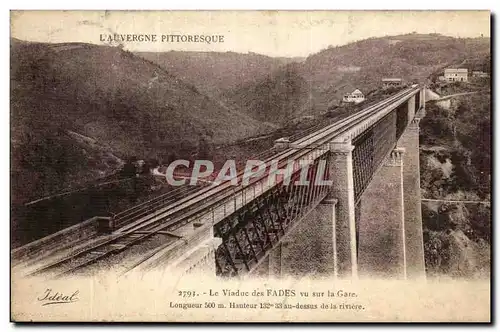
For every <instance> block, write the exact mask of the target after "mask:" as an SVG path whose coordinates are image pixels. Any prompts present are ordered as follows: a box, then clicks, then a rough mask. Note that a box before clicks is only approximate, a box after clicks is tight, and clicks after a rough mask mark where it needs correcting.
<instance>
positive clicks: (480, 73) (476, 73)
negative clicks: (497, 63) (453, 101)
mask: <svg viewBox="0 0 500 332" xmlns="http://www.w3.org/2000/svg"><path fill="white" fill-rule="evenodd" d="M472 77H490V75H488V73H485V72H484V71H473V72H472Z"/></svg>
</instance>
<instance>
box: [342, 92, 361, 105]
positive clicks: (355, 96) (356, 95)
mask: <svg viewBox="0 0 500 332" xmlns="http://www.w3.org/2000/svg"><path fill="white" fill-rule="evenodd" d="M363 100H365V95H364V94H363V92H361V91H360V90H359V89H356V90H354V91H353V92H351V93H346V94H345V95H344V97H343V98H342V101H343V102H345V103H355V104H358V103H360V102H362V101H363Z"/></svg>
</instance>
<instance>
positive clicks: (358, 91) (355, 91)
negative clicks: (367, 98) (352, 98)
mask: <svg viewBox="0 0 500 332" xmlns="http://www.w3.org/2000/svg"><path fill="white" fill-rule="evenodd" d="M355 93H361V94H363V92H361V91H360V90H359V89H356V90H354V91H353V92H352V93H351V94H355Z"/></svg>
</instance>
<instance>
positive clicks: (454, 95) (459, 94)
mask: <svg viewBox="0 0 500 332" xmlns="http://www.w3.org/2000/svg"><path fill="white" fill-rule="evenodd" d="M478 92H479V91H471V92H461V93H454V94H452V95H448V96H442V97H441V98H439V99H433V100H432V101H441V100H446V99H450V98H452V97H458V96H465V95H472V94H475V93H478Z"/></svg>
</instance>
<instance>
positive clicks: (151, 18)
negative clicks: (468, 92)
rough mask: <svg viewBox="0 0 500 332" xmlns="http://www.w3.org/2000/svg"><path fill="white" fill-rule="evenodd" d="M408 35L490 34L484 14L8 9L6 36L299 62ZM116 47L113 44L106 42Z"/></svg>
mask: <svg viewBox="0 0 500 332" xmlns="http://www.w3.org/2000/svg"><path fill="white" fill-rule="evenodd" d="M411 32H417V33H440V34H443V35H448V36H453V37H480V36H481V35H483V36H484V37H489V36H490V13H489V12H488V11H24V12H19V11H13V12H11V37H14V38H18V39H21V40H28V41H37V42H50V43H60V42H86V43H92V44H102V45H104V44H105V45H110V43H109V42H103V41H101V35H104V36H106V35H109V34H114V33H117V34H156V35H157V38H158V41H156V42H152V41H149V42H137V41H136V42H124V43H123V46H124V48H125V49H128V50H130V51H162V52H164V51H169V50H182V51H217V52H226V51H233V52H239V53H248V52H254V53H260V54H265V55H270V56H286V57H305V56H308V55H309V54H312V53H316V52H318V51H320V50H322V49H325V48H327V47H329V46H337V45H344V44H347V43H349V42H353V41H357V40H362V39H366V38H370V37H381V36H386V35H399V34H406V33H411ZM170 34H182V35H211V36H212V35H223V36H224V42H223V43H210V44H207V43H200V42H198V43H194V42H191V43H177V42H174V43H172V42H161V41H160V40H159V39H161V35H170ZM112 45H117V43H112Z"/></svg>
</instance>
